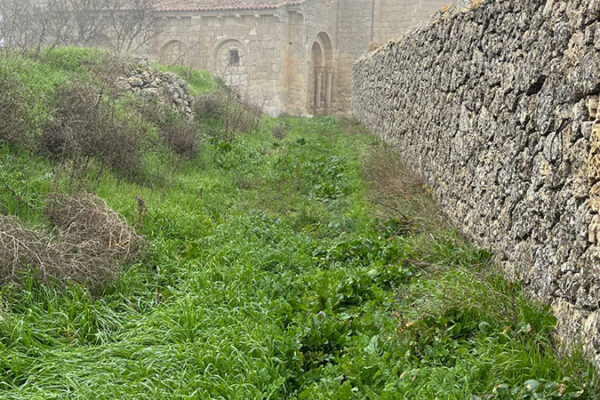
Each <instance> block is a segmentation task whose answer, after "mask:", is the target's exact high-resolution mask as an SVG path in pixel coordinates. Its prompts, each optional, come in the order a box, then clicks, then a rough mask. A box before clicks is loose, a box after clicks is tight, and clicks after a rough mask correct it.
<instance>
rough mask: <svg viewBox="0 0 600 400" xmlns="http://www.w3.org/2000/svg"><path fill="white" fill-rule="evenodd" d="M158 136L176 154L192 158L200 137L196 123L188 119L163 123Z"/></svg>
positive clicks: (198, 145) (195, 154)
mask: <svg viewBox="0 0 600 400" xmlns="http://www.w3.org/2000/svg"><path fill="white" fill-rule="evenodd" d="M160 138H161V139H162V140H163V141H164V142H165V144H166V145H167V146H168V147H169V149H171V151H172V152H173V153H175V154H177V155H180V156H184V157H188V158H194V157H196V156H197V155H198V152H199V147H200V139H199V137H198V125H197V124H196V122H195V121H193V120H190V119H183V120H180V121H176V122H174V123H172V124H166V125H164V126H163V127H162V128H161V130H160Z"/></svg>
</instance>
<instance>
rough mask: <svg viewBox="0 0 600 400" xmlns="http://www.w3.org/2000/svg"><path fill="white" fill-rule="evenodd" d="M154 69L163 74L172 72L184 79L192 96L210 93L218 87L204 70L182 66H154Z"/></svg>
mask: <svg viewBox="0 0 600 400" xmlns="http://www.w3.org/2000/svg"><path fill="white" fill-rule="evenodd" d="M156 67H158V68H160V69H161V70H162V71H165V72H173V73H175V74H177V75H179V76H180V77H181V78H183V79H185V80H186V81H187V82H188V84H189V88H190V94H191V95H192V96H197V95H199V94H202V93H209V92H212V91H213V90H216V89H217V88H218V86H219V85H218V83H217V81H216V80H215V78H214V76H213V75H212V74H211V73H210V72H209V71H206V70H200V69H192V68H189V67H185V66H183V65H171V66H164V65H156Z"/></svg>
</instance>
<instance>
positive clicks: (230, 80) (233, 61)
mask: <svg viewBox="0 0 600 400" xmlns="http://www.w3.org/2000/svg"><path fill="white" fill-rule="evenodd" d="M215 63H216V65H215V71H217V73H218V74H219V76H220V77H221V79H223V81H224V82H225V83H226V84H227V86H229V87H231V88H232V89H235V90H237V91H238V92H240V94H242V92H243V91H244V90H245V89H246V87H247V86H248V72H247V67H248V51H247V50H246V47H245V46H244V45H243V44H242V42H240V41H239V40H235V39H227V40H224V41H223V42H221V43H219V44H218V45H217V47H216V48H215Z"/></svg>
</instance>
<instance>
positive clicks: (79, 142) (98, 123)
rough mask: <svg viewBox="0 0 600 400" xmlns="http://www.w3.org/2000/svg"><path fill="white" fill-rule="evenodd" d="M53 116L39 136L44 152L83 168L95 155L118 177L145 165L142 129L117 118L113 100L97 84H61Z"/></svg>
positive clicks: (134, 173)
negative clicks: (108, 98)
mask: <svg viewBox="0 0 600 400" xmlns="http://www.w3.org/2000/svg"><path fill="white" fill-rule="evenodd" d="M54 104H55V107H54V110H53V112H54V118H53V119H51V120H49V121H48V122H47V124H46V126H45V127H44V130H43V133H42V136H41V138H40V148H41V150H42V152H44V153H46V154H48V155H50V156H51V157H53V158H55V159H57V160H60V161H66V160H71V161H73V162H74V168H83V170H85V167H84V166H87V165H88V164H89V161H90V159H92V158H95V159H97V160H99V161H100V163H101V170H103V169H104V168H105V167H108V168H112V169H113V170H114V171H115V173H116V174H117V175H118V176H119V177H128V178H131V177H135V176H137V175H139V174H140V172H141V169H142V162H141V154H140V149H139V147H140V139H141V132H138V131H137V129H135V128H133V127H131V126H130V125H128V124H127V121H123V120H120V119H119V118H117V116H116V115H115V112H114V108H113V106H112V104H110V103H109V102H108V101H107V100H106V99H105V98H104V97H103V94H102V92H99V91H98V90H96V89H95V88H93V87H91V86H89V85H85V84H81V83H74V84H69V85H66V86H62V87H59V88H58V89H57V91H56V93H55V97H54Z"/></svg>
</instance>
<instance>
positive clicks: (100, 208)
mask: <svg viewBox="0 0 600 400" xmlns="http://www.w3.org/2000/svg"><path fill="white" fill-rule="evenodd" d="M44 211H45V215H46V218H47V219H48V220H49V221H50V223H51V224H52V225H53V226H55V227H57V228H58V229H59V230H60V231H61V233H62V235H63V236H68V237H77V238H79V240H81V241H82V242H83V241H85V242H90V243H91V242H94V243H95V246H96V247H98V248H99V249H107V250H108V251H110V252H111V253H112V254H113V255H114V256H117V257H118V258H119V259H121V260H124V261H132V260H133V259H135V258H137V256H138V254H139V250H140V245H141V239H140V237H139V236H138V235H137V234H136V233H135V230H134V229H133V228H132V227H131V226H129V225H128V224H127V223H126V222H125V221H124V220H123V219H122V218H121V217H120V216H119V214H117V213H116V212H114V211H113V210H111V209H110V208H109V207H108V205H107V204H106V202H105V201H104V200H102V199H101V198H99V197H98V196H96V195H93V194H90V193H80V194H76V195H70V196H67V195H54V196H51V197H50V198H49V199H48V201H47V203H46V208H45V210H44Z"/></svg>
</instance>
